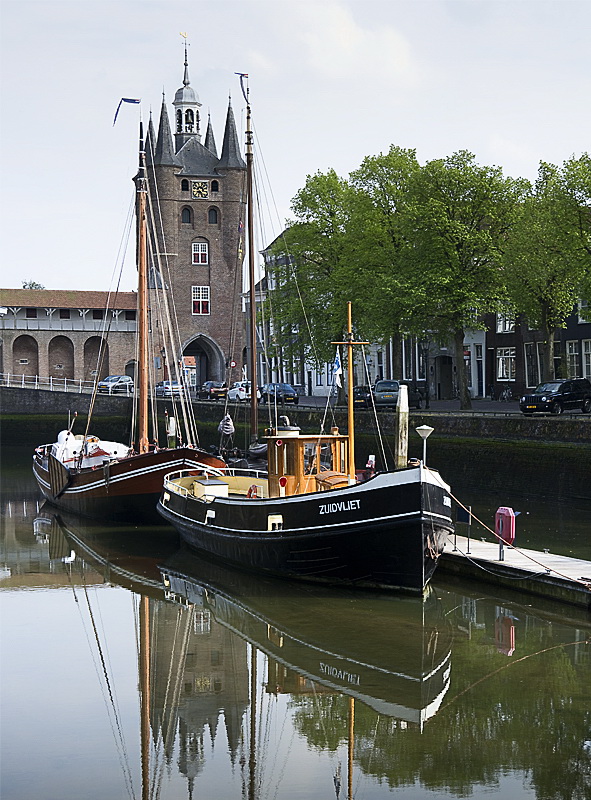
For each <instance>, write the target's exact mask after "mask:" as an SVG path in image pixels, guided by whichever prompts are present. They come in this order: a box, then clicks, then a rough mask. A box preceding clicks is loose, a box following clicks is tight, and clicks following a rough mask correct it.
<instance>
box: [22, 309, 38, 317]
mask: <svg viewBox="0 0 591 800" xmlns="http://www.w3.org/2000/svg"><path fill="white" fill-rule="evenodd" d="M25 317H26V319H37V309H36V308H26V309H25Z"/></svg>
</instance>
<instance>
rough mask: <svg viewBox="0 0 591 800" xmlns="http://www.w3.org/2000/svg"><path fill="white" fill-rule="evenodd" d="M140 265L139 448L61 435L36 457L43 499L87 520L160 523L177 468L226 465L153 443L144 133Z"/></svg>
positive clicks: (192, 451)
mask: <svg viewBox="0 0 591 800" xmlns="http://www.w3.org/2000/svg"><path fill="white" fill-rule="evenodd" d="M136 194H137V264H138V340H139V341H138V374H137V380H136V389H137V395H138V436H137V442H138V444H137V448H130V447H128V446H127V445H124V444H121V443H119V442H107V441H104V440H101V439H99V438H98V437H96V436H93V435H89V434H83V435H74V434H73V432H72V430H71V429H70V430H67V431H62V432H61V433H60V434H59V436H58V440H57V442H54V443H52V444H45V445H41V446H39V447H37V448H36V450H35V453H34V455H33V473H34V475H35V478H36V480H37V483H38V485H39V488H40V490H41V492H42V493H43V495H44V497H45V498H46V499H47V500H48V501H49V502H50V503H51V504H52V505H55V506H57V507H58V508H61V509H64V510H65V511H71V512H74V513H77V514H82V515H85V516H95V517H96V516H99V517H105V518H110V519H130V520H150V521H153V520H157V519H158V516H157V514H156V503H157V501H158V497H159V495H160V491H161V489H162V484H163V480H164V476H165V475H166V474H167V473H169V472H170V471H171V470H174V469H183V468H184V469H201V468H203V467H207V468H208V469H215V468H216V467H224V466H225V462H223V461H222V460H220V459H219V458H216V457H215V456H213V455H211V454H210V453H207V452H205V451H204V450H201V449H199V448H197V447H193V446H189V445H186V446H181V447H171V448H159V447H158V446H156V445H155V444H154V443H150V440H149V436H148V428H149V386H148V362H149V324H148V275H147V273H148V269H147V210H146V206H147V177H146V157H145V150H144V141H143V130H142V126H141V123H140V158H139V171H138V174H137V177H136Z"/></svg>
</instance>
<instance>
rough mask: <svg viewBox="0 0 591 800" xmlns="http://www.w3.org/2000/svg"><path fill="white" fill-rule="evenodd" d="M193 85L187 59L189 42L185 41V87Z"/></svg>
mask: <svg viewBox="0 0 591 800" xmlns="http://www.w3.org/2000/svg"><path fill="white" fill-rule="evenodd" d="M190 83H191V81H190V80H189V60H188V57H187V41H186V40H185V74H184V77H183V86H188V85H189V84H190Z"/></svg>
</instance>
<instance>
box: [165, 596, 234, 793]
mask: <svg viewBox="0 0 591 800" xmlns="http://www.w3.org/2000/svg"><path fill="white" fill-rule="evenodd" d="M151 612H152V613H151V617H152V631H153V633H152V675H153V681H152V698H153V700H152V711H151V723H152V730H153V734H154V736H156V737H157V736H158V729H160V732H161V735H162V740H163V743H164V749H165V753H166V758H167V760H168V761H169V762H170V760H171V758H172V755H173V752H174V744H175V738H176V735H177V731H178V749H179V755H178V767H179V770H180V772H181V773H182V774H183V775H185V776H186V777H187V778H188V780H189V789H190V791H191V792H192V785H193V782H194V779H195V778H196V777H197V776H198V775H199V774H200V773H201V772H202V770H203V766H204V761H205V757H206V756H205V742H206V738H207V737H209V740H210V742H211V747H212V748H213V747H214V745H215V742H216V739H217V737H218V734H219V730H218V729H219V723H220V716H221V715H222V714H223V717H224V730H225V733H226V738H227V747H228V749H229V751H230V754H231V759H232V761H234V760H235V758H236V753H237V750H238V746H239V743H240V738H241V726H242V718H243V716H244V712H245V710H246V708H247V706H248V662H247V644H246V642H244V641H243V640H242V639H240V637H238V636H236V635H235V634H234V633H232V632H231V631H229V630H228V629H227V628H223V627H222V626H220V625H219V624H218V623H217V622H215V621H214V620H213V619H212V617H211V614H210V612H209V611H205V610H203V609H200V608H198V607H196V606H188V607H185V606H178V605H173V604H172V603H165V602H161V601H158V602H152V605H151ZM224 747H225V745H224Z"/></svg>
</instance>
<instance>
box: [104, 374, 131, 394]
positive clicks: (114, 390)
mask: <svg viewBox="0 0 591 800" xmlns="http://www.w3.org/2000/svg"><path fill="white" fill-rule="evenodd" d="M97 388H98V390H99V392H101V393H102V392H107V393H108V394H133V380H132V379H131V378H130V377H129V375H107V377H106V378H103V380H102V381H99V383H98V387H97Z"/></svg>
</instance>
